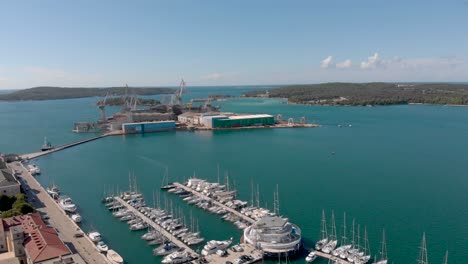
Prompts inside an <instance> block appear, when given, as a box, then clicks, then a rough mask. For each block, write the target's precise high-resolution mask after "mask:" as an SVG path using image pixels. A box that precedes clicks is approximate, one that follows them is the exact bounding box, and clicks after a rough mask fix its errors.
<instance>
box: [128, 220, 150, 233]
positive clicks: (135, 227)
mask: <svg viewBox="0 0 468 264" xmlns="http://www.w3.org/2000/svg"><path fill="white" fill-rule="evenodd" d="M147 227H148V224H146V223H145V222H142V223H137V224H134V225H132V226H130V230H132V231H137V230H142V229H145V228H147Z"/></svg>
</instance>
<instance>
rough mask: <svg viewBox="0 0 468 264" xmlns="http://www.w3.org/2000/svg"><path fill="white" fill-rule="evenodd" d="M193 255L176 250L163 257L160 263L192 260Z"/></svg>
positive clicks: (176, 263) (178, 262) (167, 263)
mask: <svg viewBox="0 0 468 264" xmlns="http://www.w3.org/2000/svg"><path fill="white" fill-rule="evenodd" d="M194 259H195V257H194V256H192V255H191V254H190V253H189V252H186V251H176V252H174V253H171V254H169V255H167V256H166V257H164V259H163V260H162V261H161V263H164V264H180V263H186V262H189V261H192V260H194Z"/></svg>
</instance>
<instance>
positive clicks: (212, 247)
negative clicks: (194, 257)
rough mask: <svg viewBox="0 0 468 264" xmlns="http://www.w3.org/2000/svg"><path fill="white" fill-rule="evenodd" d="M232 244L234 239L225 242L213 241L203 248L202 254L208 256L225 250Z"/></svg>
mask: <svg viewBox="0 0 468 264" xmlns="http://www.w3.org/2000/svg"><path fill="white" fill-rule="evenodd" d="M231 243H232V238H231V239H229V240H224V241H216V240H211V241H208V243H207V244H206V245H205V246H204V247H203V250H202V252H201V254H202V255H203V256H207V255H210V254H213V253H216V251H217V250H220V249H221V250H224V249H226V248H227V247H229V245H231Z"/></svg>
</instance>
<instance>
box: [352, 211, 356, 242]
mask: <svg viewBox="0 0 468 264" xmlns="http://www.w3.org/2000/svg"><path fill="white" fill-rule="evenodd" d="M354 223H355V219H354V218H353V233H352V234H353V240H352V241H351V245H352V246H353V248H354V246H355V245H356V240H355V239H354V226H355V225H354Z"/></svg>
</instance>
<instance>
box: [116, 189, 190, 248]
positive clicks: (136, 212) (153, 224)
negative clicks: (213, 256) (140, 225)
mask: <svg viewBox="0 0 468 264" xmlns="http://www.w3.org/2000/svg"><path fill="white" fill-rule="evenodd" d="M114 200H115V201H118V202H119V203H120V204H121V205H123V206H125V208H126V209H128V210H129V211H131V212H132V213H133V214H134V215H136V216H138V217H139V218H141V219H142V220H143V221H145V222H146V223H147V224H148V225H150V226H151V227H153V228H154V229H155V230H158V231H159V232H160V233H161V234H162V235H163V236H165V237H166V238H168V239H170V240H171V242H172V243H174V244H176V245H177V246H178V247H180V248H184V249H185V251H187V252H189V253H191V254H192V255H195V256H198V254H197V253H196V252H195V251H194V250H193V249H191V248H190V247H189V246H188V245H186V244H185V243H184V242H182V241H180V240H179V239H178V238H177V237H175V236H173V235H172V234H171V233H169V232H167V231H166V230H165V229H164V228H163V227H161V226H159V225H158V224H157V223H155V222H154V221H152V220H151V219H149V218H148V217H147V216H146V215H144V214H142V213H140V211H138V210H137V209H135V208H134V207H132V206H130V205H129V204H128V203H127V202H125V201H124V200H123V199H122V198H120V197H118V196H115V197H114Z"/></svg>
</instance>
